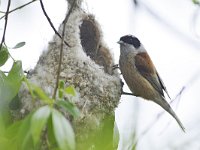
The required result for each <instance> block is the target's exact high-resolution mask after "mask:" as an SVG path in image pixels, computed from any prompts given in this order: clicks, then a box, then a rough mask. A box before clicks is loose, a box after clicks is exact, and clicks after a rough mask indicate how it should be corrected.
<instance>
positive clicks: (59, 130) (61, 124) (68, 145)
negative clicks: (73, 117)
mask: <svg viewBox="0 0 200 150" xmlns="http://www.w3.org/2000/svg"><path fill="white" fill-rule="evenodd" d="M52 123H53V130H54V135H55V139H56V141H57V144H58V147H59V148H60V150H68V149H70V150H74V149H75V136H74V131H73V129H72V127H71V124H70V123H69V121H68V120H67V119H66V118H65V117H64V116H63V115H62V114H61V113H60V112H58V111H57V110H55V109H53V111H52Z"/></svg>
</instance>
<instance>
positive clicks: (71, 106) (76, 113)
mask: <svg viewBox="0 0 200 150" xmlns="http://www.w3.org/2000/svg"><path fill="white" fill-rule="evenodd" d="M56 105H58V106H60V107H62V108H63V109H65V110H66V111H67V112H69V113H70V114H71V115H72V116H74V117H78V116H79V115H80V112H79V109H78V108H77V107H76V106H75V105H74V104H73V103H71V102H69V101H66V100H57V101H56Z"/></svg>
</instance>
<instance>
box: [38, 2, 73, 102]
mask: <svg viewBox="0 0 200 150" xmlns="http://www.w3.org/2000/svg"><path fill="white" fill-rule="evenodd" d="M40 2H42V0H40ZM75 4H76V0H74V2H73V4H72V5H71V8H70V10H69V11H68V13H67V15H66V17H65V19H64V21H63V30H62V42H61V48H60V59H59V64H58V72H57V78H56V87H55V89H54V93H53V97H52V98H53V99H55V97H56V92H57V89H58V84H59V79H60V71H61V64H62V56H63V48H64V45H63V44H64V43H65V40H64V39H65V27H66V24H67V21H68V19H69V16H70V14H71V13H72V10H73V8H74V6H75ZM65 44H66V45H68V44H67V43H65Z"/></svg>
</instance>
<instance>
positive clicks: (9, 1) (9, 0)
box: [0, 0, 11, 50]
mask: <svg viewBox="0 0 200 150" xmlns="http://www.w3.org/2000/svg"><path fill="white" fill-rule="evenodd" d="M10 4H11V0H8V5H7V10H6V14H5V24H4V30H3V36H2V39H1V44H0V50H1V48H2V45H3V43H4V42H5V37H6V28H7V23H8V13H9V9H10Z"/></svg>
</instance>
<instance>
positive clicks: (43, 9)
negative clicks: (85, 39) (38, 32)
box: [40, 0, 70, 47]
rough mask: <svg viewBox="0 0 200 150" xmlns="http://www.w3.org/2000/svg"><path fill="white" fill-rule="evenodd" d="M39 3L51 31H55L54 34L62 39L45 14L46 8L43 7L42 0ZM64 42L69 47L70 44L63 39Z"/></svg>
mask: <svg viewBox="0 0 200 150" xmlns="http://www.w3.org/2000/svg"><path fill="white" fill-rule="evenodd" d="M40 5H41V8H42V11H43V13H44V15H45V17H46V18H47V21H48V22H49V24H50V26H51V28H52V29H53V31H54V32H55V34H56V35H57V36H58V37H59V38H60V39H61V40H63V37H62V36H61V35H60V33H58V31H57V30H56V28H55V27H54V25H53V23H52V21H51V19H50V18H49V16H48V15H47V12H46V10H45V8H44V4H43V2H42V0H40ZM67 15H68V14H67ZM64 43H65V44H66V45H67V46H68V47H70V45H69V44H68V43H67V42H66V41H65V40H64Z"/></svg>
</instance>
